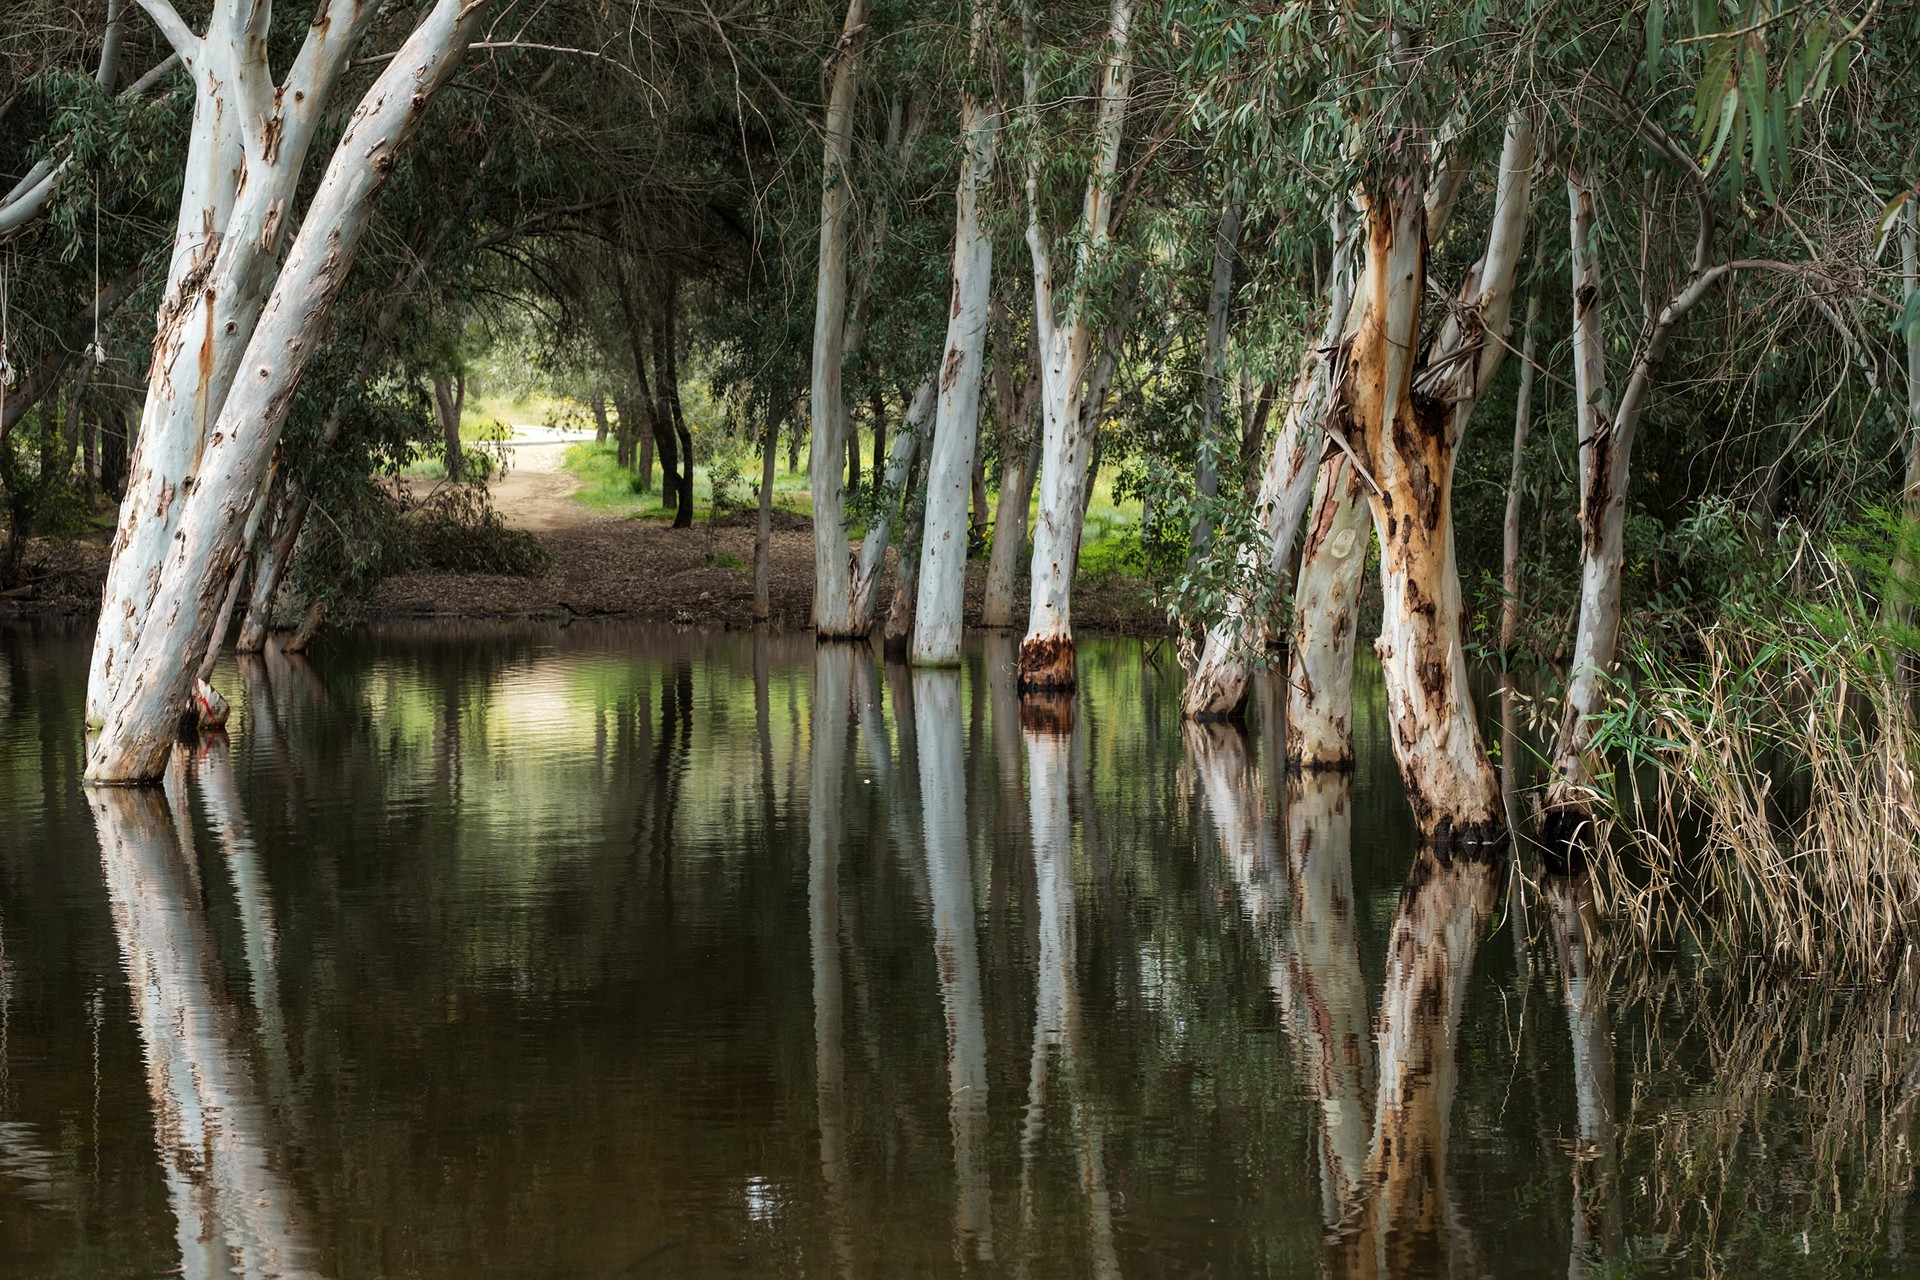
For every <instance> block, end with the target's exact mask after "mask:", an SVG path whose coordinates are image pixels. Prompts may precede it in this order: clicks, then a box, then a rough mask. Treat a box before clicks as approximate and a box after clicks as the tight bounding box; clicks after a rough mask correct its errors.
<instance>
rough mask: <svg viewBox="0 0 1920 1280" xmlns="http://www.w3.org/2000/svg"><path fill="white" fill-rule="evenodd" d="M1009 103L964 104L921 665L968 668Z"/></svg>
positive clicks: (919, 630)
mask: <svg viewBox="0 0 1920 1280" xmlns="http://www.w3.org/2000/svg"><path fill="white" fill-rule="evenodd" d="M999 128H1000V109H999V104H997V103H989V104H987V105H986V106H985V107H982V106H981V104H980V103H979V101H978V100H977V99H975V98H974V96H973V95H972V94H968V95H967V96H966V97H965V99H964V100H963V101H962V103H961V107H960V130H961V136H962V137H964V138H965V139H966V156H965V158H964V159H963V160H962V161H961V171H960V186H959V191H958V192H957V193H956V196H955V208H956V213H955V217H954V233H953V305H952V306H951V307H949V308H948V312H947V315H948V319H947V346H946V355H945V356H944V357H943V358H942V359H941V362H940V409H939V414H938V416H937V417H936V418H935V420H934V428H933V449H932V452H931V453H930V454H929V455H928V459H927V514H926V519H925V523H924V525H923V527H922V532H921V538H920V583H919V599H918V601H917V603H916V605H915V619H914V628H913V660H914V662H915V663H918V664H923V665H944V664H947V663H953V662H958V661H960V639H961V634H962V627H963V625H964V623H963V617H962V613H963V610H964V608H965V605H966V595H967V545H968V541H969V538H968V531H967V500H968V497H969V493H968V491H969V489H970V487H971V484H972V479H973V464H974V455H975V454H976V453H977V452H978V451H979V447H980V371H981V365H982V363H983V361H984V360H985V358H986V350H987V300H988V297H989V294H990V291H991V289H992V285H993V238H992V236H990V235H989V234H988V233H987V228H986V226H985V225H984V224H983V223H982V222H981V220H980V212H981V210H980V200H981V196H982V194H983V190H984V188H985V187H986V186H987V184H988V183H990V182H992V180H993V153H994V144H995V142H996V141H997V138H998V134H999Z"/></svg>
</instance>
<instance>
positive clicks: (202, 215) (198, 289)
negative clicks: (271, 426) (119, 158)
mask: <svg viewBox="0 0 1920 1280" xmlns="http://www.w3.org/2000/svg"><path fill="white" fill-rule="evenodd" d="M141 4H142V7H143V8H145V9H146V10H147V12H148V14H149V15H150V16H151V17H152V18H153V19H154V21H155V23H156V24H157V25H158V26H159V27H160V28H161V31H162V33H163V34H165V35H166V37H167V39H168V41H169V42H170V43H171V44H172V45H173V46H174V49H175V51H176V52H177V53H178V55H179V56H180V59H181V61H182V62H183V63H184V64H185V66H186V68H187V71H188V73H189V75H190V77H191V78H192V81H193V84H194V92H195V100H194V118H193V126H192V132H191V134H190V136H189V140H188V148H187V163H186V173H185V181H184V183H183V187H182V191H181V198H180V210H179V218H178V222H177V224H176V230H175V234H174V244H173V252H172V257H171V260H170V262H169V264H168V268H167V277H166V279H167V284H166V290H165V293H164V294H163V301H162V303H161V306H160V312H159V316H158V325H157V334H156V336H155V339H154V347H153V363H152V367H151V369H150V370H149V373H148V380H147V400H146V406H145V409H144V410H143V412H142V414H141V422H140V434H139V439H138V441H137V443H136V445H135V448H134V455H133V460H132V467H131V473H130V475H129V477H128V484H127V494H126V497H125V499H124V500H123V501H122V502H121V505H120V520H119V530H118V532H117V533H116V535H115V537H114V540H113V546H112V555H111V559H110V561H109V564H108V570H107V582H106V588H105V593H104V596H103V600H102V607H101V612H100V623H99V630H98V633H97V635H96V639H95V643H94V652H93V661H92V665H91V667H90V669H89V672H88V679H87V722H88V724H90V725H98V724H101V723H103V722H104V721H105V719H106V717H107V713H108V708H109V703H110V702H112V701H115V700H117V698H118V696H119V690H120V686H121V685H122V684H123V683H124V682H125V679H126V677H127V675H128V673H129V671H130V669H131V668H130V660H131V658H132V655H133V653H134V651H135V648H136V645H138V644H140V643H142V642H143V639H144V637H145V635H146V633H147V632H148V631H150V630H152V629H153V628H150V627H149V626H148V620H149V611H150V610H151V609H152V608H153V607H154V606H153V602H154V598H155V589H156V585H157V582H158V579H159V576H160V573H161V565H162V561H163V560H164V559H166V558H167V557H168V556H169V555H170V554H171V552H170V548H171V546H172V543H173V539H174V535H175V533H176V532H177V531H178V530H179V528H180V521H181V518H182V514H183V512H184V511H185V510H186V508H187V506H188V505H189V498H190V497H191V495H192V492H193V490H194V488H195V486H196V485H197V484H200V483H203V480H204V465H203V464H204V461H205V453H206V451H207V450H208V449H210V448H212V447H213V446H214V445H215V443H216V436H220V437H221V439H223V440H230V439H231V432H232V428H231V427H229V428H227V431H226V434H225V435H224V436H222V435H221V427H220V425H219V423H220V420H221V417H222V413H223V410H224V408H225V405H226V402H227V400H228V397H229V393H230V391H231V390H232V389H233V388H234V386H235V385H236V382H237V380H238V379H239V374H240V369H241V365H242V360H243V357H245V356H246V354H247V352H248V351H249V348H250V343H251V340H252V338H253V336H254V334H255V332H256V329H257V327H258V324H259V322H260V318H261V316H262V314H263V311H264V309H265V307H266V305H267V302H268V297H269V294H270V292H271V291H272V290H273V289H274V288H275V282H276V278H277V277H276V270H275V268H276V265H277V264H278V262H279V259H280V254H281V248H282V245H283V243H284V241H285V236H286V227H287V221H288V220H287V219H286V218H285V217H284V211H285V210H286V209H287V208H289V207H291V206H292V204H293V199H294V196H295V194H296V192H297V189H298V185H299V179H300V174H301V171H302V168H303V166H304V163H305V160H306V156H307V152H308V149H309V147H310V145H311V143H312V142H313V139H314V136H315V134H316V132H317V131H318V128H319V124H320V121H321V119H322V117H323V115H324V114H325V112H326V109H327V105H328V100H329V98H330V97H331V95H332V92H333V89H334V88H335V86H336V85H337V84H338V82H339V79H340V77H341V75H342V74H343V73H344V71H345V69H346V64H347V59H348V57H349V56H350V54H351V53H352V50H353V47H354V46H355V45H357V44H358V43H359V41H360V40H361V38H362V37H364V36H365V34H366V33H367V31H368V30H369V29H370V27H371V25H372V23H373V21H374V19H375V17H376V16H377V11H378V6H377V5H376V4H374V3H373V2H372V0H326V3H325V4H324V5H323V7H322V9H321V11H320V14H319V16H318V17H317V19H316V21H315V23H314V25H313V26H312V27H311V28H309V30H308V33H307V37H306V40H305V41H304V42H303V44H302V46H301V48H300V52H299V54H298V55H297V56H296V57H295V60H294V63H293V66H292V67H291V69H290V70H289V71H288V73H287V77H286V80H285V81H284V83H283V84H282V85H280V86H279V91H278V92H276V89H275V86H274V84H273V81H272V72H271V68H270V67H269V66H268V64H267V46H266V39H265V35H266V24H267V23H268V21H269V20H270V18H271V16H272V10H273V6H272V4H271V3H265V2H263V3H258V4H253V5H250V6H247V7H246V8H245V11H244V12H241V11H240V10H241V6H240V5H239V4H238V0H219V2H218V3H216V5H215V6H214V12H213V14H212V15H211V17H210V18H209V21H208V26H207V34H206V35H205V36H204V37H202V36H195V35H194V34H193V33H192V31H191V30H189V29H188V28H187V26H186V24H185V23H184V22H183V21H182V20H181V19H180V17H179V15H178V14H177V13H175V12H174V10H173V7H172V6H171V4H169V3H167V0H141ZM449 16H451V15H449ZM384 79H385V77H384V76H383V80H384ZM363 107H364V103H363ZM348 136H349V137H351V136H352V126H351V125H350V126H349V133H348ZM346 146H347V139H346V138H343V139H342V142H341V149H337V150H336V153H335V162H336V164H337V163H338V162H339V161H340V159H341V158H342V156H343V154H344V150H343V149H344V148H345V147H346ZM382 146H383V141H382V142H376V143H375V144H374V147H373V148H372V151H371V153H370V154H367V155H364V156H361V157H359V158H358V163H360V164H362V165H366V166H369V167H370V166H371V165H372V164H373V163H374V162H375V161H376V159H377V156H378V152H379V151H380V150H381V149H382ZM316 199H317V197H316ZM261 354H262V356H264V355H265V354H266V353H265V352H264V351H263V352H262V353H261ZM281 358H282V357H281V356H279V355H278V354H277V353H276V355H275V356H274V359H275V360H276V361H277V360H279V359H281ZM248 363H249V364H258V363H259V361H258V360H249V361H248ZM249 380H250V381H258V378H257V376H254V377H250V379H249ZM249 497H250V496H249ZM248 500H249V499H248V498H243V499H241V501H242V502H245V501H248ZM159 616H160V617H162V618H165V617H166V615H165V614H161V615H159ZM170 626H171V622H170V621H167V622H163V624H162V626H161V628H160V629H162V630H166V629H169V628H170Z"/></svg>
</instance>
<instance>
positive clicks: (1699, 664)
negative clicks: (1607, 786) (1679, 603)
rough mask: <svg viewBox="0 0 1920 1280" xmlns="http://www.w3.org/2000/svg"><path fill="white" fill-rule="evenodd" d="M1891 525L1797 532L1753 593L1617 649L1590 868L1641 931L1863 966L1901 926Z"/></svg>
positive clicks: (1830, 966)
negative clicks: (1679, 630)
mask: <svg viewBox="0 0 1920 1280" xmlns="http://www.w3.org/2000/svg"><path fill="white" fill-rule="evenodd" d="M1907 536H1908V535H1907V533H1906V531H1905V530H1904V529H1901V528H1896V527H1894V526H1893V525H1891V524H1889V523H1887V522H1885V521H1880V522H1876V523H1872V524H1869V525H1867V526H1864V527H1863V528H1861V529H1856V530H1854V531H1853V532H1852V534H1851V535H1850V537H1849V538H1848V539H1846V540H1844V541H1842V542H1839V543H1837V544H1835V545H1834V546H1832V547H1829V548H1825V549H1818V548H1815V547H1813V546H1812V545H1811V544H1810V543H1809V542H1808V541H1807V540H1805V539H1802V540H1801V541H1800V543H1799V545H1798V546H1796V547H1794V548H1792V551H1793V555H1792V557H1791V572H1790V573H1789V574H1787V575H1785V576H1783V578H1782V579H1781V583H1780V585H1779V587H1778V589H1777V590H1776V591H1774V592H1771V593H1770V595H1769V597H1768V598H1765V599H1762V600H1760V601H1757V602H1753V603H1749V604H1745V605H1742V606H1739V607H1735V608H1732V609H1729V610H1728V611H1727V612H1726V613H1725V614H1723V615H1722V617H1721V618H1720V619H1719V620H1718V621H1716V622H1714V623H1712V624H1710V625H1706V626H1704V627H1703V628H1701V629H1700V630H1698V631H1697V632H1695V633H1694V634H1693V635H1692V636H1691V637H1690V638H1689V639H1688V642H1687V643H1685V644H1681V645H1675V644H1667V645H1662V646H1658V647H1656V646H1654V645H1651V644H1646V645H1642V646H1641V647H1639V648H1638V649H1637V651H1635V652H1634V653H1633V655H1632V657H1631V658H1630V660H1629V662H1628V663H1627V671H1626V673H1625V675H1624V678H1623V680H1622V682H1621V685H1620V689H1619V693H1618V696H1617V698H1616V700H1615V703H1614V709H1613V711H1612V712H1611V713H1610V715H1609V718H1608V721H1607V723H1606V724H1605V725H1604V726H1603V728H1602V732H1601V734H1600V735H1599V739H1600V741H1601V742H1602V744H1603V745H1604V746H1605V747H1607V748H1610V749H1611V750H1612V751H1614V752H1615V753H1616V754H1615V758H1616V759H1617V760H1619V761H1620V764H1621V767H1620V768H1619V769H1618V771H1617V772H1616V773H1615V774H1614V785H1613V787H1612V789H1611V796H1612V799H1611V803H1612V805H1613V809H1614V813H1613V818H1614V821H1613V823H1612V838H1611V839H1610V840H1609V841H1608V842H1607V846H1608V847H1607V849H1606V850H1605V852H1604V853H1603V854H1602V856H1601V859H1600V867H1599V870H1600V872H1601V874H1602V876H1603V877H1604V880H1605V882H1606V886H1607V889H1608V891H1609V897H1610V898H1611V899H1612V901H1613V902H1614V903H1615V904H1616V905H1617V906H1619V907H1620V908H1621V909H1622V910H1623V911H1624V913H1625V914H1626V915H1627V917H1628V919H1629V920H1630V921H1631V922H1632V923H1633V924H1634V925H1635V926H1636V927H1637V928H1639V929H1640V930H1641V931H1642V932H1643V934H1644V935H1646V936H1647V937H1648V938H1649V939H1651V940H1662V939H1664V940H1666V941H1669V942H1670V941H1672V940H1673V939H1675V938H1676V937H1684V936H1688V935H1691V936H1692V937H1693V938H1695V939H1697V940H1698V941H1700V942H1701V943H1703V944H1707V945H1709V946H1711V947H1713V948H1715V949H1719V950H1721V951H1722V952H1723V953H1726V954H1731V955H1740V956H1752V957H1755V958H1759V959H1763V960H1765V961H1767V962H1769V963H1772V964H1777V965H1780V966H1785V967H1787V968H1790V969H1792V970H1794V971H1796V972H1802V973H1815V972H1821V973H1845V974H1850V975H1855V976H1873V975H1884V974H1886V973H1888V972H1890V971H1891V969H1892V968H1893V967H1894V966H1895V965H1896V964H1897V963H1898V962H1899V961H1900V960H1901V958H1902V957H1903V956H1905V955H1906V954H1907V952H1908V950H1909V948H1910V947H1911V945H1912V943H1913V941H1914V939H1915V938H1916V936H1917V935H1920V795H1917V794H1916V783H1915V769H1916V764H1917V763H1920V727H1917V726H1916V714H1917V713H1916V701H1915V694H1914V683H1913V680H1912V679H1911V677H1910V676H1909V675H1908V674H1907V673H1908V670H1909V669H1910V667H1911V662H1912V658H1911V655H1912V654H1914V653H1915V652H1916V651H1920V644H1916V639H1917V637H1916V635H1915V633H1914V629H1913V627H1912V626H1911V625H1910V616H1911V600H1910V598H1909V595H1910V593H1909V592H1908V591H1907V590H1906V588H1905V587H1904V586H1903V585H1902V584H1904V583H1905V582H1906V581H1907V577H1908V575H1906V573H1905V571H1904V570H1903V569H1902V568H1900V565H1901V564H1903V563H1914V561H1912V560H1904V561H1903V560H1902V556H1901V551H1900V547H1899V543H1901V542H1902V541H1903V540H1904V539H1905V538H1906V537H1907Z"/></svg>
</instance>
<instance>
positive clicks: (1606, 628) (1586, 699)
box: [1541, 157, 1736, 851]
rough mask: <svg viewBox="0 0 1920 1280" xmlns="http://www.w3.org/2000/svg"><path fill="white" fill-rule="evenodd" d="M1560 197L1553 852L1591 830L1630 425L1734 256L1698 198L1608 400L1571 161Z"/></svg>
mask: <svg viewBox="0 0 1920 1280" xmlns="http://www.w3.org/2000/svg"><path fill="white" fill-rule="evenodd" d="M1683 158H1684V157H1683ZM1567 199H1568V202H1569V206H1570V213H1571V222H1572V260H1571V261H1572V270H1573V282H1572V283H1573V309H1574V313H1573V343H1574V386H1575V397H1574V398H1575V401H1576V408H1577V410H1578V416H1577V423H1578V430H1579V442H1578V443H1579V450H1580V620H1579V623H1578V624H1577V627H1576V629H1575V632H1574V648H1573V661H1572V663H1571V665H1570V666H1569V668H1568V672H1567V694H1566V704H1565V709H1564V711H1563V712H1562V715H1561V719H1560V732H1559V734H1558V736H1557V737H1556V738H1555V740H1554V748H1553V777H1552V779H1551V780H1550V781H1549V782H1548V784H1547V796H1546V820H1545V822H1544V823H1543V824H1542V829H1541V836H1542V838H1543V839H1544V840H1545V841H1546V842H1547V844H1548V845H1549V846H1551V847H1556V848H1559V849H1561V850H1563V851H1564V850H1565V848H1566V847H1567V846H1570V845H1572V844H1574V843H1576V842H1583V841H1587V840H1590V839H1591V838H1592V823H1593V770H1592V765H1591V762H1590V761H1589V760H1588V758H1587V757H1588V748H1589V745H1590V744H1591V742H1592V739H1593V725H1594V718H1595V717H1596V716H1597V715H1598V714H1599V713H1600V711H1601V710H1602V709H1603V708H1604V706H1605V702H1606V689H1607V681H1608V677H1609V674H1610V672H1611V670H1612V667H1613V656H1614V647H1615V645H1616V644H1617V643H1618V641H1619V638H1620V568H1621V564H1622V562H1623V560H1624V557H1625V541H1626V519H1627V491H1628V487H1629V485H1630V483H1631V480H1632V474H1633V473H1632V469H1631V461H1632V454H1633V437H1634V433H1635V430H1636V428H1637V427H1638V426H1639V425H1640V416H1641V413H1642V412H1643V410H1644V409H1645V408H1646V402H1647V396H1648V395H1649V393H1650V392H1651V391H1652V387H1653V378H1654V375H1655V373H1656V372H1657V371H1658V370H1659V367H1660V362H1661V360H1662V359H1663V358H1664V357H1665V355H1666V350H1667V344H1668V342H1669V341H1670V340H1671V338H1672V336H1673V331H1674V329H1675V328H1676V327H1677V326H1678V324H1679V323H1680V321H1681V319H1682V318H1684V317H1685V316H1686V314H1687V313H1688V312H1689V311H1691V310H1693V308H1694V307H1695V306H1697V305H1698V304H1699V302H1700V300H1701V299H1702V298H1704V297H1706V295H1707V293H1708V292H1709V291H1710V290H1711V289H1712V288H1713V286H1714V285H1716V284H1717V283H1719V281H1720V280H1721V279H1722V278H1723V277H1724V276H1725V275H1726V274H1727V273H1728V272H1729V271H1731V270H1732V269H1733V268H1734V266H1735V265H1736V264H1735V263H1731V262H1721V263H1713V264H1710V263H1709V261H1708V259H1709V257H1710V255H1711V254H1712V252H1713V232H1714V224H1713V218H1712V211H1711V207H1710V206H1709V205H1708V204H1707V202H1706V199H1705V198H1704V197H1701V198H1700V200H1699V210H1700V228H1699V234H1698V236H1697V238H1696V240H1695V243H1694V250H1693V260H1692V264H1691V269H1690V270H1689V272H1688V274H1687V278H1686V280H1685V281H1684V282H1683V283H1682V285H1681V287H1680V289H1679V290H1678V291H1677V292H1676V293H1675V294H1674V295H1673V297H1672V298H1670V299H1669V300H1668V301H1667V303H1666V305H1665V306H1663V307H1662V308H1661V309H1660V312H1659V314H1658V315H1657V316H1655V317H1653V320H1652V323H1651V325H1650V326H1649V327H1648V328H1647V330H1646V336H1645V338H1644V339H1643V340H1642V341H1641V342H1640V343H1639V345H1638V347H1637V349H1636V350H1635V353H1634V360H1633V364H1632V366H1631V368H1630V370H1629V372H1628V375H1627V384H1626V389H1625V390H1624V391H1623V392H1622V393H1621V396H1620V403H1619V405H1618V407H1614V406H1612V405H1611V403H1610V401H1609V399H1608V395H1607V371H1606V347H1605V342H1604V336H1603V330H1602V319H1603V314H1604V313H1603V306H1602V302H1603V299H1602V295H1601V281H1600V269H1599V260H1598V254H1597V252H1596V251H1595V246H1594V238H1593V227H1594V220H1595V217H1596V216H1597V215H1596V211H1595V204H1594V193H1593V189H1592V186H1591V183H1590V182H1589V180H1588V178H1587V176H1586V174H1585V171H1584V170H1583V169H1582V168H1581V167H1580V165H1579V164H1577V163H1575V164H1570V165H1569V166H1568V168H1567Z"/></svg>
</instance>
